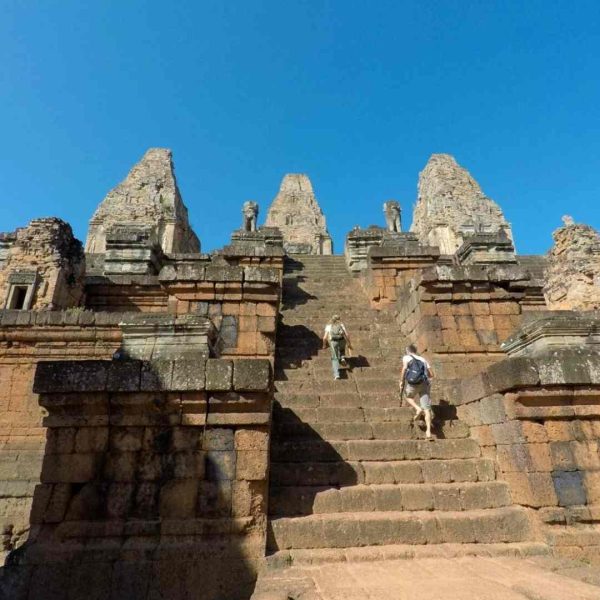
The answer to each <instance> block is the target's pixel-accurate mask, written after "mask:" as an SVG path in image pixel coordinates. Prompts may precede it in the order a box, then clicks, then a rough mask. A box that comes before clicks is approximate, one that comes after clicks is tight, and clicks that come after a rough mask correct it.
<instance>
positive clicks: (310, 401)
mask: <svg viewBox="0 0 600 600" xmlns="http://www.w3.org/2000/svg"><path fill="white" fill-rule="evenodd" d="M275 400H276V402H277V404H278V405H279V408H282V409H283V408H290V409H293V410H294V411H297V410H301V409H305V408H319V407H321V408H338V407H344V406H348V407H362V408H363V409H364V410H365V411H366V412H365V415H367V414H369V415H370V413H371V412H373V411H375V414H374V416H373V417H372V418H373V419H374V420H377V421H398V420H401V419H402V418H403V417H406V418H408V417H410V416H411V415H412V414H413V412H411V411H412V409H411V408H409V407H400V406H399V400H398V394H397V393H394V394H378V393H374V394H359V393H358V392H342V393H337V392H333V393H320V394H319V393H317V392H304V393H299V394H296V393H292V392H289V391H285V392H275ZM438 408H439V409H440V410H441V411H442V412H440V414H439V415H438V416H439V417H440V418H450V417H448V416H446V415H454V414H455V412H456V409H455V408H454V407H438ZM446 408H447V410H446ZM298 415H299V418H302V417H301V416H300V415H301V413H298ZM436 415H437V411H436ZM370 419H371V416H368V417H367V418H366V419H365V420H370ZM302 420H303V419H302Z"/></svg>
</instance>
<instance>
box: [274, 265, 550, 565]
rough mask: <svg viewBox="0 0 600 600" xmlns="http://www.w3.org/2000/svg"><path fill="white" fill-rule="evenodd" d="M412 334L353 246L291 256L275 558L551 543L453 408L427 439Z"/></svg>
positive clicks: (510, 548)
mask: <svg viewBox="0 0 600 600" xmlns="http://www.w3.org/2000/svg"><path fill="white" fill-rule="evenodd" d="M336 313H337V314H340V315H341V316H342V320H343V322H344V324H345V325H346V327H347V329H348V332H349V334H350V337H351V339H352V343H353V346H354V354H353V356H352V358H351V359H350V363H351V369H350V370H348V371H347V372H346V373H345V374H344V375H343V378H342V379H341V380H338V381H334V380H333V375H332V371H331V360H330V354H329V349H325V350H323V349H322V348H321V337H322V334H323V329H324V327H325V324H326V323H327V322H328V320H329V318H330V317H331V316H332V315H333V314H336ZM405 345H406V340H404V339H402V337H401V336H400V334H399V330H398V327H397V326H396V324H395V322H394V318H393V315H392V314H391V313H390V312H378V311H375V310H372V309H371V308H370V306H369V303H368V301H367V298H366V296H365V294H364V293H363V291H362V289H361V287H360V284H359V282H358V281H357V280H356V279H354V278H353V277H352V276H351V275H350V274H349V273H348V272H347V271H346V268H345V264H344V258H343V257H342V256H310V257H306V256H304V257H299V256H296V257H291V258H289V259H287V260H286V266H285V271H284V283H283V302H282V312H281V322H280V324H279V327H278V333H277V355H276V364H275V371H276V372H275V380H276V381H275V386H276V392H275V405H274V413H273V435H272V442H271V478H270V486H271V487H270V500H269V513H270V527H269V541H268V552H269V553H270V554H271V558H270V559H269V560H270V561H271V562H272V563H273V564H277V563H278V562H281V561H283V564H289V563H290V562H300V563H301V562H302V561H306V562H309V563H312V562H315V561H317V560H320V559H324V560H338V559H343V560H345V559H348V558H349V557H350V556H351V557H353V558H355V559H361V558H364V559H366V558H369V557H372V555H373V552H374V551H375V552H376V553H377V556H379V557H381V553H382V551H384V554H385V556H389V557H398V556H405V555H410V556H413V555H414V553H415V548H428V549H431V548H433V547H435V548H437V549H438V550H439V549H440V548H446V549H448V552H456V551H457V548H458V547H460V548H461V553H464V552H465V549H470V551H471V552H472V553H482V554H485V553H502V554H517V555H521V554H528V553H536V552H540V551H542V545H541V544H536V543H534V542H531V541H530V540H532V539H533V536H532V532H531V531H530V526H529V519H528V516H527V512H526V511H525V510H524V509H522V508H520V507H517V506H514V505H513V504H512V501H511V498H510V493H509V490H508V487H507V485H506V484H505V483H503V482H500V481H496V480H495V470H494V464H493V462H492V461H491V460H489V459H486V458H482V457H481V453H480V448H479V445H478V444H477V442H476V441H475V440H473V439H471V438H469V429H468V427H467V426H466V425H465V424H464V423H462V422H461V421H459V420H457V419H456V415H455V411H454V408H453V407H452V406H448V405H446V406H437V407H435V408H436V410H435V415H436V420H435V424H434V433H435V434H436V439H435V440H434V441H427V440H425V436H424V431H423V430H422V429H421V426H420V425H418V424H417V425H415V424H414V423H413V422H412V415H413V413H412V411H411V410H410V409H409V408H407V407H401V406H400V403H399V389H398V378H399V372H400V365H401V358H402V354H403V348H404V346H405ZM434 403H435V398H434ZM434 545H435V546H434ZM452 549H454V550H452ZM278 559H279V560H278Z"/></svg>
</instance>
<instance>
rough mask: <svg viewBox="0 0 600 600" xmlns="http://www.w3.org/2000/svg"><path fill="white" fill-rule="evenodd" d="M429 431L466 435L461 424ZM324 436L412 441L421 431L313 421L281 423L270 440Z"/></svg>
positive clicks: (455, 436)
mask: <svg viewBox="0 0 600 600" xmlns="http://www.w3.org/2000/svg"><path fill="white" fill-rule="evenodd" d="M432 429H433V433H434V434H436V435H437V436H438V437H443V438H445V439H463V438H466V437H468V435H469V429H468V427H466V426H465V425H464V424H463V423H460V422H458V421H457V422H456V423H452V422H449V423H443V424H441V425H440V427H434V428H432ZM315 435H317V436H320V437H323V438H326V439H327V440H328V441H350V440H415V439H424V438H425V431H424V429H420V428H419V427H418V426H417V427H415V425H414V424H413V423H412V422H404V423H401V422H388V423H385V422H369V421H366V422H358V423H352V422H345V423H336V422H326V423H322V422H316V421H305V422H303V423H283V424H280V425H279V426H278V427H277V430H276V431H274V433H273V438H274V440H277V441H278V440H286V441H287V440H290V439H294V440H297V441H301V440H303V439H312V438H314V436H315Z"/></svg>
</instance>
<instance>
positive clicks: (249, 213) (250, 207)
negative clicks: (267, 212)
mask: <svg viewBox="0 0 600 600" xmlns="http://www.w3.org/2000/svg"><path fill="white" fill-rule="evenodd" d="M242 214H243V215H244V222H243V224H242V229H243V230H244V231H256V221H257V220H258V204H257V203H256V202H252V201H251V200H249V201H248V202H244V206H243V207H242Z"/></svg>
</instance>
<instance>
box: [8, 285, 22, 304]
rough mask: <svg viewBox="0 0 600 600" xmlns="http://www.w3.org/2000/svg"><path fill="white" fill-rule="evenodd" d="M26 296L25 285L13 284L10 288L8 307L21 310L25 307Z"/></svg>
mask: <svg viewBox="0 0 600 600" xmlns="http://www.w3.org/2000/svg"><path fill="white" fill-rule="evenodd" d="M26 298H27V286H25V285H15V286H14V287H13V290H12V295H11V298H10V302H9V305H8V308H12V309H15V310H23V308H24V307H25V300H26Z"/></svg>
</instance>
